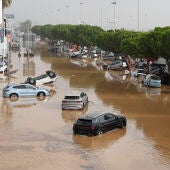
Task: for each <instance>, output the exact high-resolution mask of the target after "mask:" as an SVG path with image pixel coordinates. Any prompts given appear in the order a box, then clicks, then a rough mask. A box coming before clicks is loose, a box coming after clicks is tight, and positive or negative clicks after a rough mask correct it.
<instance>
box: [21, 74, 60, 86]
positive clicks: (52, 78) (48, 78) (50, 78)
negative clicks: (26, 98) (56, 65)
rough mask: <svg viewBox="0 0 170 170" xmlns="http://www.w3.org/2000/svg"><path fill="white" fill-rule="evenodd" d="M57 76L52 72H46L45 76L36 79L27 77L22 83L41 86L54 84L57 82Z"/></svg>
mask: <svg viewBox="0 0 170 170" xmlns="http://www.w3.org/2000/svg"><path fill="white" fill-rule="evenodd" d="M57 78H58V77H57V74H56V73H55V72H53V71H46V73H45V74H42V75H40V76H37V77H34V78H32V77H28V78H27V80H26V81H25V82H24V83H29V84H32V85H42V84H49V83H54V82H56V80H57Z"/></svg>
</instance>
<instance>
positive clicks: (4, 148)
mask: <svg viewBox="0 0 170 170" xmlns="http://www.w3.org/2000/svg"><path fill="white" fill-rule="evenodd" d="M11 60H12V65H13V69H18V71H17V73H15V74H13V75H12V77H11V79H10V83H20V82H24V81H25V80H26V78H27V77H28V76H31V77H35V76H37V75H41V74H44V73H45V71H46V70H51V69H52V70H53V71H55V72H56V73H58V79H57V82H56V84H54V85H53V86H49V85H44V86H43V87H46V88H48V89H50V90H51V94H52V95H51V96H50V97H47V98H46V99H45V100H44V101H38V100H37V99H35V98H33V99H28V98H26V99H23V100H20V99H19V100H18V101H16V102H11V101H10V100H8V99H3V98H2V97H1V98H0V102H1V103H0V169H2V170H23V169H24V170H47V169H50V170H54V169H55V170H56V169H61V170H62V169H65V170H66V169H69V170H71V169H82V170H91V169H98V170H103V169H105V170H112V169H115V170H122V169H125V170H132V169H135V170H143V169H146V170H160V169H161V170H168V169H170V131H169V129H170V123H169V122H170V107H169V106H170V87H167V86H163V87H162V88H161V89H151V88H149V89H147V88H145V87H143V86H141V85H140V84H137V83H136V81H134V80H132V79H131V78H130V77H126V78H122V77H120V76H118V75H117V74H116V73H111V72H107V71H103V70H102V69H101V68H100V67H98V66H97V65H95V62H92V63H91V62H88V63H87V64H85V63H80V62H79V61H70V60H69V59H66V58H64V57H55V56H50V55H49V54H43V53H42V54H41V55H37V56H35V57H33V58H30V59H29V61H28V60H27V58H24V57H21V58H20V59H19V58H18V56H17V54H16V53H13V54H12V59H11ZM7 83H8V81H2V80H0V88H1V92H0V93H2V88H3V87H4V86H5V85H7ZM80 88H81V89H82V90H83V91H85V92H86V93H87V95H88V97H89V103H88V105H87V106H86V107H85V108H84V109H83V110H76V111H69V110H62V109H61V101H62V99H63V97H64V95H65V94H66V93H67V92H69V91H70V90H72V89H80ZM1 96H2V94H1ZM93 111H100V112H101V111H103V112H114V113H115V114H123V115H124V116H126V118H127V127H126V128H124V129H115V130H113V131H111V132H109V133H105V134H103V135H101V136H96V137H86V136H78V135H73V132H72V126H73V123H74V122H75V120H76V119H77V118H78V117H79V116H81V115H83V114H85V113H87V112H93Z"/></svg>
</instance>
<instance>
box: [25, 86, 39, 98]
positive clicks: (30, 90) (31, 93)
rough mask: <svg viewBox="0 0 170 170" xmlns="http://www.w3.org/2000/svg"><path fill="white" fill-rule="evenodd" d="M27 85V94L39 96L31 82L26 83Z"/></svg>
mask: <svg viewBox="0 0 170 170" xmlns="http://www.w3.org/2000/svg"><path fill="white" fill-rule="evenodd" d="M25 86H26V94H27V96H37V90H36V87H33V86H31V85H29V84H27V85H25Z"/></svg>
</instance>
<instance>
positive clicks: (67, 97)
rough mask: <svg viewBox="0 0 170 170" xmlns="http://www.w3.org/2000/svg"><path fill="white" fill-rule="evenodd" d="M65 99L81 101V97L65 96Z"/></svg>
mask: <svg viewBox="0 0 170 170" xmlns="http://www.w3.org/2000/svg"><path fill="white" fill-rule="evenodd" d="M64 99H73V100H74V99H79V96H65V97H64Z"/></svg>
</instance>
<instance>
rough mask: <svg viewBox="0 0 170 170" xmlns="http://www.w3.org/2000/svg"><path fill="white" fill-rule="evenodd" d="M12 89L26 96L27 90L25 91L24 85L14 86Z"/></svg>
mask: <svg viewBox="0 0 170 170" xmlns="http://www.w3.org/2000/svg"><path fill="white" fill-rule="evenodd" d="M14 89H15V90H16V93H18V94H19V96H26V95H27V91H26V87H25V85H18V86H15V87H14Z"/></svg>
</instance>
